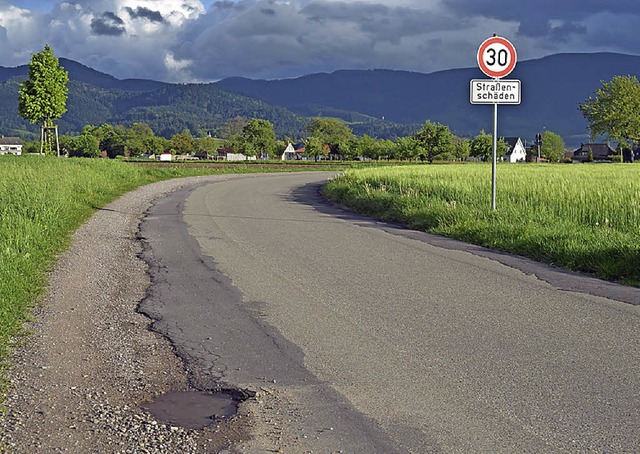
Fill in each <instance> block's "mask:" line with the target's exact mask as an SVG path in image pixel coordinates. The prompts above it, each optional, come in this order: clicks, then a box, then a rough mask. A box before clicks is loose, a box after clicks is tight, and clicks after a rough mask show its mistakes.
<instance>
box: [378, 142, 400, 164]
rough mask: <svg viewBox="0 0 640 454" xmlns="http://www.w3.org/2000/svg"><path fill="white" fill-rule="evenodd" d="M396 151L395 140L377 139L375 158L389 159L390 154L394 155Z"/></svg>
mask: <svg viewBox="0 0 640 454" xmlns="http://www.w3.org/2000/svg"><path fill="white" fill-rule="evenodd" d="M395 152H396V144H395V143H394V142H393V140H389V139H381V140H378V141H376V144H375V159H378V160H380V159H381V158H386V159H388V158H389V156H393V155H394V154H395Z"/></svg>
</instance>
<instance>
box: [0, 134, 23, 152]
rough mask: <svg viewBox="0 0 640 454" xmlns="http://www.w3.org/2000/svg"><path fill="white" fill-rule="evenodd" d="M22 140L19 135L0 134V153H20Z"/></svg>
mask: <svg viewBox="0 0 640 454" xmlns="http://www.w3.org/2000/svg"><path fill="white" fill-rule="evenodd" d="M22 145H23V143H22V140H21V139H20V138H19V137H5V136H0V154H13V155H21V154H22Z"/></svg>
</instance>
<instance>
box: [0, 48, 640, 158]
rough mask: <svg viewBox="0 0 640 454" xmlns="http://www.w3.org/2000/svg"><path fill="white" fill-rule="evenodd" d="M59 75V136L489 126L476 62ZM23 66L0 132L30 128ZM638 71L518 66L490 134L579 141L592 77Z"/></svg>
mask: <svg viewBox="0 0 640 454" xmlns="http://www.w3.org/2000/svg"><path fill="white" fill-rule="evenodd" d="M60 63H61V65H62V66H64V68H65V69H66V70H67V71H68V72H69V77H70V82H69V100H68V103H67V108H68V112H67V113H66V114H65V115H63V117H62V118H61V120H60V121H59V124H60V129H61V132H62V133H63V134H67V133H72V132H79V131H80V130H81V129H82V127H83V126H84V125H86V124H93V125H99V124H102V123H110V124H114V125H115V124H125V125H130V124H131V123H132V122H134V121H137V122H146V123H148V124H149V125H150V126H151V128H152V129H153V130H154V132H155V133H156V134H158V135H162V136H165V137H169V136H171V135H172V134H174V133H178V132H183V131H184V130H185V129H189V130H190V131H191V132H192V133H193V134H194V135H201V134H203V133H205V132H208V131H210V132H213V133H214V134H215V133H216V132H217V131H219V130H220V128H221V126H222V124H223V123H224V122H225V121H226V120H228V119H230V118H233V117H235V116H242V117H245V118H263V119H266V120H269V121H271V122H272V123H273V124H274V127H275V130H276V134H277V135H278V137H279V138H283V137H285V136H288V137H291V138H293V139H298V138H301V137H303V136H304V126H305V124H306V123H307V122H308V119H309V117H314V116H328V117H337V118H341V119H343V120H345V121H346V122H347V123H348V124H349V125H350V126H351V127H352V129H353V130H354V132H356V134H358V135H362V134H364V133H366V134H368V135H370V136H373V137H380V138H394V137H396V136H404V135H408V134H410V133H411V132H413V131H414V130H415V129H416V128H417V127H418V126H419V125H420V124H422V123H423V122H424V121H425V120H431V121H434V122H440V123H442V124H445V125H447V126H449V127H450V128H451V130H452V131H454V132H455V133H457V134H460V135H467V136H473V135H476V134H477V133H478V132H479V131H480V130H482V129H484V130H486V131H490V130H491V128H492V119H493V116H492V114H491V106H480V105H471V104H470V103H469V83H470V80H471V79H485V78H486V77H485V76H484V75H483V74H482V73H481V72H480V70H479V69H478V68H475V67H474V68H463V69H454V70H449V71H440V72H435V73H431V74H421V73H415V72H407V71H392V70H370V71H355V70H343V71H336V72H334V73H332V74H312V75H307V76H303V77H299V78H297V79H285V80H273V81H265V80H250V79H242V78H230V79H225V80H222V81H220V82H217V83H214V84H185V85H183V84H168V83H163V82H158V81H153V80H143V79H126V80H119V79H116V78H115V77H113V76H110V75H108V74H104V73H101V72H99V71H95V70H93V69H91V68H89V67H87V66H84V65H82V64H80V63H78V62H75V61H73V60H68V59H65V58H61V59H60ZM27 74H28V67H27V65H24V66H20V67H17V68H3V67H0V134H4V135H21V136H22V137H28V136H29V135H30V134H31V135H32V137H33V136H35V135H36V133H37V126H36V125H29V124H28V123H27V122H26V121H24V120H23V119H22V118H20V117H19V115H18V109H17V106H18V100H17V97H18V85H19V83H20V82H21V81H23V80H24V79H26V77H27ZM628 74H629V75H636V76H640V57H638V56H630V55H622V54H613V53H595V54H556V55H552V56H548V57H545V58H541V59H538V60H528V61H523V62H519V63H518V64H517V66H516V69H515V71H514V72H513V73H512V74H511V75H509V76H508V78H509V79H520V80H521V81H522V104H521V105H518V106H501V107H500V109H499V131H498V132H499V134H500V135H501V136H519V137H522V138H524V139H533V137H535V134H536V133H538V132H542V131H544V130H545V129H547V130H550V131H553V132H556V133H558V134H560V135H561V136H562V137H563V138H564V140H565V142H566V143H567V145H569V146H574V145H579V143H580V142H582V141H586V140H587V139H588V135H587V123H586V121H585V120H584V118H583V117H582V115H581V114H580V112H579V110H578V105H579V103H580V102H583V101H585V100H586V99H587V98H589V97H590V96H592V95H593V92H594V91H595V90H596V89H597V88H599V87H600V86H601V81H609V80H611V78H612V77H613V76H616V75H628Z"/></svg>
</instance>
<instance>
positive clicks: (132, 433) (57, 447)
mask: <svg viewBox="0 0 640 454" xmlns="http://www.w3.org/2000/svg"><path fill="white" fill-rule="evenodd" d="M225 177H227V176H214V177H194V178H187V179H180V180H171V181H166V182H160V183H155V184H151V185H148V186H145V187H142V188H140V189H138V190H136V191H134V192H132V193H129V194H127V195H126V196H124V197H122V198H120V199H118V200H116V201H115V202H113V203H111V204H110V205H108V206H106V207H105V208H103V209H101V210H99V211H98V212H97V213H96V214H95V215H94V216H93V217H92V218H91V219H90V220H89V221H88V222H87V223H86V224H84V225H83V226H82V227H81V228H80V229H79V230H78V231H77V232H76V233H75V234H74V236H73V241H72V246H71V248H70V249H69V250H68V251H67V252H66V253H64V254H63V255H62V256H61V257H60V258H59V260H58V262H57V264H56V266H55V269H54V270H52V272H51V274H50V277H49V283H50V287H49V289H48V292H47V294H46V295H45V297H43V299H42V301H41V302H40V303H39V304H38V307H37V308H36V309H35V311H34V317H33V320H32V321H31V322H29V323H27V330H28V331H29V332H30V335H29V336H26V337H25V338H21V339H18V340H17V341H18V345H17V346H16V348H15V351H14V354H13V355H12V357H11V358H9V359H8V363H9V364H8V366H7V367H8V377H9V380H10V382H11V384H10V387H9V390H8V392H7V393H6V395H5V396H4V400H5V402H4V408H3V410H4V411H3V415H2V418H0V430H1V434H0V447H1V448H2V449H4V451H6V452H12V453H33V452H78V453H80V452H82V453H88V452H101V453H108V452H123V453H124V452H167V453H171V452H176V453H177V452H180V453H183V452H194V453H195V452H220V451H223V450H225V449H232V448H229V447H230V446H233V445H236V444H238V443H241V442H242V441H247V440H249V439H251V438H252V436H251V431H252V429H251V427H252V426H255V424H253V423H252V419H255V418H256V417H254V416H251V412H250V411H247V410H246V409H245V410H243V409H241V411H240V412H239V415H238V416H236V417H234V418H231V419H230V420H226V421H222V422H220V423H217V424H215V425H213V426H210V427H208V428H205V429H202V430H184V429H182V428H180V427H173V426H171V425H168V424H163V423H162V422H158V421H155V420H154V419H153V418H152V417H151V416H150V415H149V414H147V413H146V412H144V411H143V410H142V409H141V408H140V407H139V404H140V403H142V402H145V401H149V400H153V399H154V397H155V396H157V395H158V394H161V393H164V392H167V391H182V390H188V389H189V387H190V386H189V382H188V379H187V378H186V377H187V375H186V372H185V370H184V365H183V363H182V361H181V360H180V359H179V358H178V357H177V356H176V355H175V353H174V351H173V348H172V346H171V344H170V343H169V342H168V341H167V340H166V339H165V338H163V337H161V336H160V335H158V334H156V333H154V332H152V331H151V330H150V329H149V326H150V320H149V319H148V318H147V317H145V316H143V315H141V314H140V313H138V312H137V307H138V304H139V303H140V301H141V300H143V299H144V297H145V293H146V290H147V288H148V286H149V284H150V280H149V277H148V274H147V265H146V264H145V263H144V262H143V261H142V260H141V259H140V258H139V255H140V253H141V250H142V247H141V244H140V242H139V241H138V240H137V239H136V235H137V232H138V227H139V223H140V220H141V219H142V217H143V215H144V213H145V211H146V210H147V209H148V207H149V206H150V205H151V204H152V203H153V201H154V200H156V199H157V198H158V197H162V196H163V195H166V194H168V193H169V192H171V191H173V190H176V189H178V188H180V187H184V186H185V185H197V184H200V183H202V182H208V181H214V180H215V179H216V178H225ZM250 406H251V405H250V404H249V405H247V407H250ZM229 452H233V451H229ZM276 452H277V451H276Z"/></svg>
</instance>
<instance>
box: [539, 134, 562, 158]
mask: <svg viewBox="0 0 640 454" xmlns="http://www.w3.org/2000/svg"><path fill="white" fill-rule="evenodd" d="M540 153H541V154H542V156H544V157H545V158H547V159H548V160H549V162H558V161H560V159H561V158H562V155H563V154H564V140H562V137H560V136H559V135H558V134H556V133H555V132H551V131H545V132H543V133H542V145H541V146H540Z"/></svg>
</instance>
